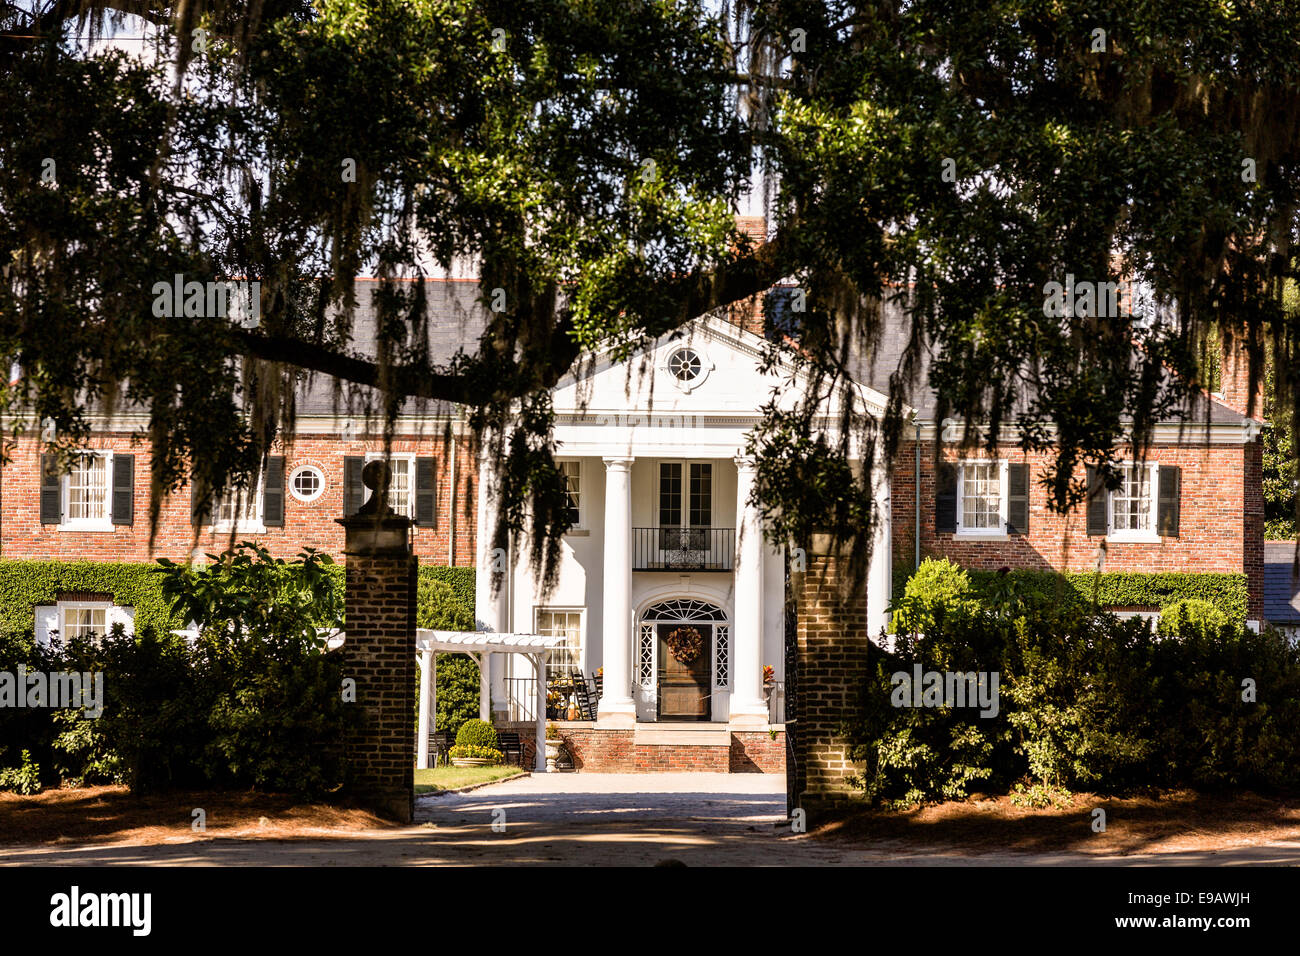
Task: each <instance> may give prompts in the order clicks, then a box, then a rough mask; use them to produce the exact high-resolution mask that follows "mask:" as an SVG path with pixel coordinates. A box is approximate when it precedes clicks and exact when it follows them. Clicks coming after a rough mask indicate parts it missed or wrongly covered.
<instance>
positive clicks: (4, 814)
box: [0, 787, 396, 846]
mask: <svg viewBox="0 0 1300 956" xmlns="http://www.w3.org/2000/svg"><path fill="white" fill-rule="evenodd" d="M196 809H201V810H203V811H204V813H205V815H206V821H205V822H206V829H205V830H204V831H198V830H195V829H194V821H195V817H194V810H196ZM395 827H396V824H392V823H389V822H387V821H385V820H383V819H381V818H380V817H377V816H375V815H374V814H373V813H370V812H369V811H367V810H360V809H349V808H345V807H332V806H327V805H325V804H319V803H302V802H300V801H297V800H294V799H292V798H290V797H283V796H276V795H274V794H259V793H229V792H213V791H201V792H180V793H167V794H158V795H146V796H139V797H133V796H132V795H131V793H130V791H128V790H127V788H126V787H84V788H80V789H75V790H47V791H45V792H44V793H39V794H35V795H33V796H19V795H17V794H13V793H0V845H5V844H24V845H28V846H31V845H38V844H46V845H50V844H53V845H85V844H103V843H131V844H135V845H141V846H147V845H151V844H158V843H175V842H185V841H190V840H204V839H208V840H211V839H216V838H222V837H240V838H245V839H247V838H274V839H284V838H291V837H321V836H343V835H348V836H355V835H357V834H359V833H362V832H366V831H374V830H391V829H394V828H395Z"/></svg>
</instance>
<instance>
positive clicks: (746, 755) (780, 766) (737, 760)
mask: <svg viewBox="0 0 1300 956" xmlns="http://www.w3.org/2000/svg"><path fill="white" fill-rule="evenodd" d="M730 770H731V772H732V773H785V731H783V730H778V731H777V732H776V736H775V737H773V736H772V735H771V734H770V733H768V732H767V731H766V730H736V731H732V733H731V762H730Z"/></svg>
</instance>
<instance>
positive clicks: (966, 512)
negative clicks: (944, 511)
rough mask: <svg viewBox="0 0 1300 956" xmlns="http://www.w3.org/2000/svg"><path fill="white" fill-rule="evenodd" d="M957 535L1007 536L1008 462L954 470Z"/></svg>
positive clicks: (975, 464) (964, 465)
mask: <svg viewBox="0 0 1300 956" xmlns="http://www.w3.org/2000/svg"><path fill="white" fill-rule="evenodd" d="M957 533H958V534H967V535H984V536H987V535H995V536H997V537H1004V536H1005V535H1006V533H1007V462H1005V461H965V462H962V463H961V466H960V467H959V468H958V469H957Z"/></svg>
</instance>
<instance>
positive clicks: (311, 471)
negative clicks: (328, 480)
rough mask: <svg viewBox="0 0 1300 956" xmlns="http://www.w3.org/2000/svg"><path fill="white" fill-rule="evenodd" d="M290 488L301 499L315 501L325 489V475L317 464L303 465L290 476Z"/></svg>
mask: <svg viewBox="0 0 1300 956" xmlns="http://www.w3.org/2000/svg"><path fill="white" fill-rule="evenodd" d="M289 490H290V491H291V492H292V493H293V496H294V497H295V498H297V499H298V500H299V501H315V500H316V499H317V498H319V497H320V496H321V495H322V494H323V493H324V491H325V475H324V474H323V473H322V472H321V470H320V469H319V468H317V467H316V466H315V465H303V466H302V467H301V468H299V469H297V470H296V471H295V472H294V473H293V474H292V475H290V476H289Z"/></svg>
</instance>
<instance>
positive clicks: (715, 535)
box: [632, 528, 736, 571]
mask: <svg viewBox="0 0 1300 956" xmlns="http://www.w3.org/2000/svg"><path fill="white" fill-rule="evenodd" d="M735 548H736V529H735V528H633V529H632V570H633V571H730V570H731V569H732V561H733V560H734V557H735Z"/></svg>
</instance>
